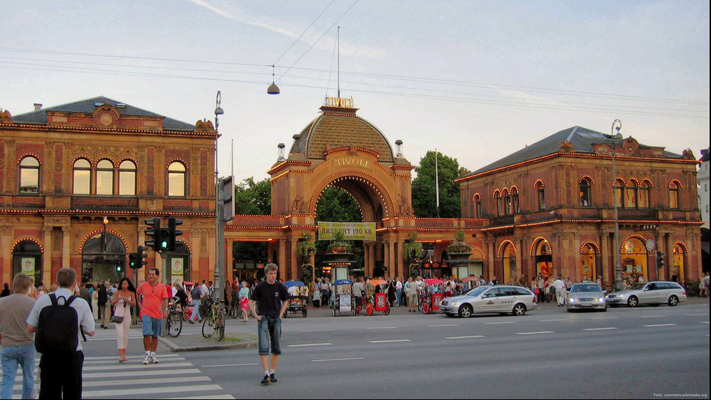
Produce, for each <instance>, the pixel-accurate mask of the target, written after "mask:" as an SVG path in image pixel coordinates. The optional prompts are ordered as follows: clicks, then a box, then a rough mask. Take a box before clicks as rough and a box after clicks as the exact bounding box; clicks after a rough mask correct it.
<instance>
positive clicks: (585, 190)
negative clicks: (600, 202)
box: [579, 178, 592, 207]
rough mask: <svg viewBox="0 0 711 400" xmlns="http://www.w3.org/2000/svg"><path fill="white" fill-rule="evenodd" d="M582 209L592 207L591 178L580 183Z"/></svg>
mask: <svg viewBox="0 0 711 400" xmlns="http://www.w3.org/2000/svg"><path fill="white" fill-rule="evenodd" d="M579 188H580V207H592V192H591V190H592V189H591V188H592V185H591V184H590V179H589V178H583V179H582V180H581V181H580V185H579Z"/></svg>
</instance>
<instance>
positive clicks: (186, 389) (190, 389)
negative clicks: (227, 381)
mask: <svg viewBox="0 0 711 400" xmlns="http://www.w3.org/2000/svg"><path fill="white" fill-rule="evenodd" d="M186 381H187V382H189V381H190V377H188V378H186ZM208 390H223V389H222V387H221V386H220V385H186V386H169V387H166V386H160V387H145V388H139V389H114V390H104V389H101V390H95V391H87V390H84V391H83V392H82V396H84V397H86V398H91V397H114V396H132V395H133V396H135V395H141V396H143V397H144V398H145V397H147V396H145V395H147V394H159V393H166V392H173V393H194V392H198V391H208Z"/></svg>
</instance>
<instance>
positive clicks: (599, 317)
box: [590, 317, 619, 319]
mask: <svg viewBox="0 0 711 400" xmlns="http://www.w3.org/2000/svg"><path fill="white" fill-rule="evenodd" d="M618 318H619V317H594V318H590V319H618Z"/></svg>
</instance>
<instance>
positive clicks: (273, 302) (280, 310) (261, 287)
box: [249, 263, 289, 385]
mask: <svg viewBox="0 0 711 400" xmlns="http://www.w3.org/2000/svg"><path fill="white" fill-rule="evenodd" d="M278 269H279V268H278V267H277V266H276V264H272V263H269V264H267V265H266V266H265V267H264V273H265V274H266V277H267V279H266V281H264V282H260V283H259V284H258V285H257V287H256V288H254V291H252V297H251V298H250V299H249V309H250V311H251V312H252V315H254V318H256V319H257V321H259V328H258V334H259V357H260V358H261V360H262V368H263V369H264V378H262V385H267V384H269V383H270V382H276V381H277V379H276V376H275V375H274V374H275V372H276V367H277V363H278V362H279V355H280V354H281V347H280V346H279V338H280V337H281V318H282V317H283V316H284V312H286V309H287V307H289V294H288V292H287V290H286V286H284V285H283V284H282V283H280V282H277V281H276V277H277V270H278ZM255 301H258V302H259V310H258V311H259V313H257V311H256V310H255V309H254V302H255ZM270 342H271V350H272V368H271V369H269V343H270Z"/></svg>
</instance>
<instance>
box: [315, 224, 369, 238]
mask: <svg viewBox="0 0 711 400" xmlns="http://www.w3.org/2000/svg"><path fill="white" fill-rule="evenodd" d="M338 231H342V232H343V236H344V239H345V240H375V222H319V223H318V240H333V238H334V235H335V234H336V232H338Z"/></svg>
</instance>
